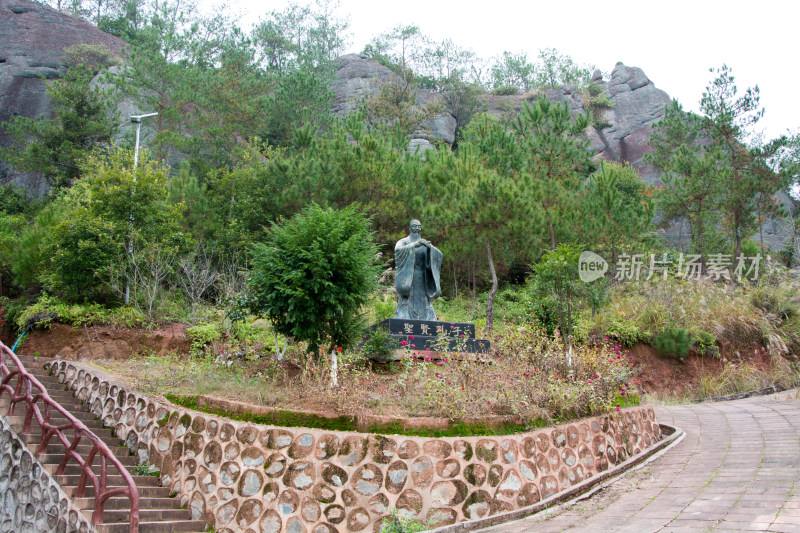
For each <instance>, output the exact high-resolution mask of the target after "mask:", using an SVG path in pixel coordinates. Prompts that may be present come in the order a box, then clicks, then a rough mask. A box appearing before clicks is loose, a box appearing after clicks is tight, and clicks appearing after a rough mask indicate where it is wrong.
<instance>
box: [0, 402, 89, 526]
mask: <svg viewBox="0 0 800 533" xmlns="http://www.w3.org/2000/svg"><path fill="white" fill-rule="evenodd" d="M0 531H2V532H7V531H8V532H10V531H14V532H16V533H43V532H45V531H52V532H56V533H68V532H80V533H88V532H90V531H94V528H93V527H91V526H90V521H89V520H87V519H86V518H85V517H84V516H83V514H82V513H81V512H80V511H78V510H77V509H76V508H75V507H74V506H73V504H72V500H70V499H69V497H67V495H66V494H64V492H63V491H62V490H61V488H60V487H59V486H58V484H57V483H56V482H55V481H54V480H53V478H52V477H51V476H50V474H49V473H48V472H47V470H45V469H44V467H43V466H42V464H41V463H40V462H39V461H38V460H37V459H36V458H35V457H34V455H33V454H32V453H31V452H30V451H29V450H28V448H27V447H26V446H25V443H23V442H22V440H20V438H19V436H18V435H17V434H16V432H14V430H13V429H12V428H11V426H9V425H8V422H6V419H5V418H3V417H2V416H0Z"/></svg>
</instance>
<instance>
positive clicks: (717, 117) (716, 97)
mask: <svg viewBox="0 0 800 533" xmlns="http://www.w3.org/2000/svg"><path fill="white" fill-rule="evenodd" d="M711 72H714V70H713V69H712V70H711ZM716 74H717V77H716V78H714V80H713V81H712V82H711V84H710V85H709V86H708V87H706V91H705V92H704V93H703V97H702V98H701V100H700V111H701V112H702V113H703V118H702V127H703V131H704V133H705V134H706V135H707V136H708V137H709V138H710V139H711V141H712V147H711V149H710V150H709V153H714V154H715V155H716V156H717V158H718V162H717V167H718V168H719V170H720V172H721V173H722V180H723V181H724V183H725V186H724V189H723V192H724V196H723V204H722V207H723V209H724V210H725V220H726V222H727V225H728V227H729V228H730V231H731V233H732V238H733V241H734V243H735V254H736V257H738V256H739V255H740V254H741V249H742V240H743V239H745V238H747V236H748V235H750V234H751V232H752V231H753V230H755V228H756V217H755V209H756V208H755V204H754V202H753V197H754V195H755V188H756V184H755V179H756V176H755V174H754V173H753V172H752V165H753V155H754V153H753V152H752V151H750V150H748V147H747V141H748V140H749V139H750V137H751V136H752V134H753V131H752V127H753V126H755V124H756V123H757V122H758V120H759V119H760V118H761V117H762V116H763V115H764V109H763V108H761V107H760V98H759V89H758V86H757V85H756V86H755V87H753V88H748V89H747V90H745V91H744V93H743V94H741V95H739V93H738V90H737V88H736V85H735V83H734V77H733V75H732V74H731V70H730V68H728V66H727V65H722V67H721V68H720V69H717V71H716Z"/></svg>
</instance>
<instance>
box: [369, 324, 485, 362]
mask: <svg viewBox="0 0 800 533" xmlns="http://www.w3.org/2000/svg"><path fill="white" fill-rule="evenodd" d="M376 328H382V329H385V330H386V331H388V332H389V338H390V339H392V342H393V344H394V345H395V346H396V347H397V348H398V349H400V348H404V347H405V348H410V349H412V350H431V351H439V352H443V351H444V352H456V351H460V352H467V353H488V352H489V348H490V347H491V343H490V342H489V341H488V340H486V339H476V338H475V324H472V323H470V322H443V321H440V320H411V319H403V318H389V319H387V320H383V321H382V322H378V323H377V324H375V325H373V326H371V327H370V330H374V329H376ZM443 337H444V339H445V342H442V341H441V339H442V338H443ZM403 341H405V342H406V343H407V345H406V346H402V345H401V343H402V342H403Z"/></svg>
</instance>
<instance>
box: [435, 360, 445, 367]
mask: <svg viewBox="0 0 800 533" xmlns="http://www.w3.org/2000/svg"><path fill="white" fill-rule="evenodd" d="M436 364H437V365H439V366H442V365H443V364H444V363H442V362H441V361H436Z"/></svg>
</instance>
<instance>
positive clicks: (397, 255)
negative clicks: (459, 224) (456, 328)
mask: <svg viewBox="0 0 800 533" xmlns="http://www.w3.org/2000/svg"><path fill="white" fill-rule="evenodd" d="M409 228H410V234H409V236H408V237H406V238H404V239H400V240H399V241H397V244H396V245H395V247H394V263H395V272H396V275H395V281H394V286H395V289H397V311H395V313H394V317H395V318H411V319H416V320H436V311H434V310H433V305H432V304H431V300H433V299H435V298H438V297H439V296H440V295H441V294H442V288H441V285H440V284H439V270H440V269H441V268H442V252H440V251H439V250H438V249H437V248H436V247H435V246H433V245H432V244H431V243H430V242H428V241H426V240H425V239H423V238H421V237H420V232H421V231H422V224H420V222H419V220H412V221H411V224H410V226H409Z"/></svg>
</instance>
